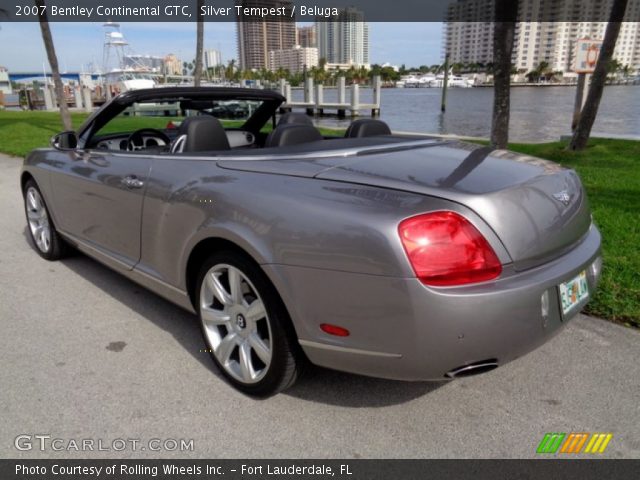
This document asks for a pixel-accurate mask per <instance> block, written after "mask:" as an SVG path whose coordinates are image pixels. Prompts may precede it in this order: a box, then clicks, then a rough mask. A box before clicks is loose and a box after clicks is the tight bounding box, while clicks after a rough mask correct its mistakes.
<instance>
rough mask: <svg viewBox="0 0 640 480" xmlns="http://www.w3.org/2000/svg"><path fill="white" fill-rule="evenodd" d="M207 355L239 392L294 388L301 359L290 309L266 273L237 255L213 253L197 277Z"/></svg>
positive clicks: (269, 392) (263, 393)
mask: <svg viewBox="0 0 640 480" xmlns="http://www.w3.org/2000/svg"><path fill="white" fill-rule="evenodd" d="M197 285H198V287H197V288H198V290H197V292H198V303H197V305H198V313H199V315H200V322H201V326H202V332H203V335H204V339H205V342H206V344H207V347H208V351H209V352H210V354H211V357H212V358H213V361H214V362H215V363H216V365H217V366H218V368H219V369H220V370H221V371H222V373H223V374H224V375H225V376H226V377H227V379H228V380H229V381H230V382H231V383H232V384H233V385H234V386H235V387H236V388H238V389H239V390H240V391H242V392H244V393H247V394H249V395H256V396H268V395H272V394H275V393H277V392H279V391H282V390H284V389H286V388H288V387H289V386H291V385H292V384H293V383H294V382H295V380H296V378H297V377H298V375H299V371H300V366H301V363H302V360H303V359H302V355H301V353H300V351H299V350H300V347H299V346H298V345H297V340H296V338H295V335H294V334H293V329H292V327H291V323H290V320H289V317H288V315H287V312H286V309H285V308H284V305H283V304H282V301H281V300H280V297H279V296H278V293H277V292H276V290H275V288H274V287H273V285H272V284H271V283H270V282H269V279H268V278H267V277H266V275H265V274H264V272H262V270H261V269H260V267H259V266H258V265H257V264H255V263H254V262H253V261H252V260H251V259H249V258H247V257H246V256H244V255H242V254H240V253H238V252H234V251H229V252H220V253H217V254H214V255H212V256H211V257H210V258H209V259H208V260H207V261H206V262H205V264H204V265H203V267H202V269H201V270H200V275H199V278H198V283H197Z"/></svg>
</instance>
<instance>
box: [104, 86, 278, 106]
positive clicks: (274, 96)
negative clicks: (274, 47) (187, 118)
mask: <svg viewBox="0 0 640 480" xmlns="http://www.w3.org/2000/svg"><path fill="white" fill-rule="evenodd" d="M180 98H190V99H194V100H195V99H198V100H201V99H207V100H262V101H265V102H274V103H275V102H278V105H280V104H281V103H283V102H284V101H285V100H286V99H285V98H284V97H283V96H282V95H280V94H279V93H277V92H274V91H271V90H259V89H256V88H234V87H191V86H185V87H182V86H179V87H159V88H145V89H141V90H129V91H128V92H124V93H122V94H120V95H118V96H117V97H115V98H114V99H113V101H114V102H115V103H118V104H121V105H131V104H132V103H135V102H148V101H152V100H158V101H160V100H162V101H166V100H174V99H180Z"/></svg>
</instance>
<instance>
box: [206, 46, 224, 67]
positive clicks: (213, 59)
mask: <svg viewBox="0 0 640 480" xmlns="http://www.w3.org/2000/svg"><path fill="white" fill-rule="evenodd" d="M202 65H203V66H204V68H206V69H209V68H214V67H217V66H218V65H222V53H220V50H216V49H215V48H210V49H207V50H205V51H204V52H202Z"/></svg>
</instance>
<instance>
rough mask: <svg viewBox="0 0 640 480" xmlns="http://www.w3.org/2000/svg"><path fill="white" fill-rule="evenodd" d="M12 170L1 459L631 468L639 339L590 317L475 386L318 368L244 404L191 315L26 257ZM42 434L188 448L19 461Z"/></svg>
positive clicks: (1, 298) (4, 176)
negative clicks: (543, 456)
mask: <svg viewBox="0 0 640 480" xmlns="http://www.w3.org/2000/svg"><path fill="white" fill-rule="evenodd" d="M20 163H21V162H20V160H19V159H12V158H8V157H6V156H0V205H1V207H0V208H1V212H2V214H1V215H0V249H1V252H2V253H1V255H0V322H1V333H2V335H1V337H2V340H3V341H2V349H1V351H0V365H1V368H0V410H1V411H2V412H3V420H2V422H1V423H0V457H2V458H38V457H53V458H66V457H71V458H86V457H92V458H94V457H95V458H114V457H121V458H129V457H136V458H138V457H139V458H153V457H185V458H186V457H194V458H196V457H202V458H205V457H208V458H210V457H218V458H225V457H229V458H246V457H249V458H267V457H270V458H276V457H277V458H280V457H282V458H298V457H304V458H326V457H341V458H378V457H391V458H405V457H412V458H423V457H447V458H449V457H492V458H495V457H498V458H502V457H535V456H536V453H535V451H536V448H537V446H538V444H539V443H540V441H541V440H542V437H543V436H544V434H545V433H546V432H610V433H613V440H612V441H611V443H610V444H609V446H608V448H607V450H606V452H605V453H604V454H603V456H605V457H615V458H620V457H633V458H638V457H640V423H639V422H638V418H639V417H640V401H639V400H640V380H639V379H640V361H639V360H640V332H638V331H635V330H632V329H628V328H624V327H621V326H618V325H614V324H611V323H608V322H605V321H602V320H598V319H593V318H589V317H586V316H580V317H579V318H578V319H576V320H574V321H573V322H572V323H571V324H570V325H569V326H568V327H567V328H566V329H565V330H564V331H563V332H562V333H561V334H560V335H558V336H556V337H555V338H554V339H553V340H552V341H551V342H549V343H547V344H546V345H544V346H543V347H542V348H540V349H538V350H537V351H535V352H533V353H532V354H530V355H528V356H526V357H524V358H521V359H519V360H517V361H515V362H513V363H511V364H509V365H506V366H504V367H501V368H498V369H497V370H494V371H492V372H490V373H488V374H485V375H481V376H477V377H471V378H467V379H461V380H457V381H455V382H450V383H403V382H393V381H386V380H377V379H370V378H365V377H359V376H354V375H348V374H343V373H338V372H333V371H329V370H324V369H320V368H314V369H312V370H311V371H310V372H308V373H307V375H306V376H305V377H304V378H303V379H302V380H301V381H299V382H298V384H297V385H296V386H295V387H294V388H292V389H291V390H289V391H287V392H285V393H283V394H280V395H277V396H275V397H273V398H270V399H266V400H254V399H251V398H248V397H246V396H244V395H242V394H240V393H238V392H236V391H235V390H233V389H232V388H231V387H230V386H228V385H227V384H226V383H225V382H224V381H223V380H222V378H221V376H220V375H219V374H218V373H217V371H216V370H215V368H214V366H213V364H212V362H211V360H210V359H209V357H208V354H207V353H203V352H202V351H201V350H202V349H203V348H204V347H203V343H202V340H201V337H200V330H199V327H198V323H197V319H196V318H195V317H194V316H193V315H190V314H188V313H186V312H184V311H183V310H181V309H179V308H178V307H175V306H173V305H172V304H170V303H168V302H166V301H164V300H162V299H161V298H159V297H157V296H155V295H154V294H152V293H149V292H147V291H146V290H144V289H143V288H141V287H138V286H137V285H136V284H134V283H132V282H130V281H128V280H125V279H124V278H122V277H120V276H119V275H117V274H116V273H113V272H112V271H110V270H109V269H107V268H106V267H104V266H102V265H101V264H99V263H97V262H95V261H93V260H91V259H89V258H87V257H85V256H82V255H76V256H73V257H71V258H69V259H66V260H64V261H61V262H55V263H49V262H46V261H44V260H42V259H41V258H40V257H39V256H38V255H37V254H36V253H35V252H34V251H33V250H32V248H31V246H30V245H29V242H28V239H27V232H26V223H25V220H24V214H23V210H22V208H23V207H22V199H21V196H20V191H19V186H18V177H19V169H20ZM38 434H45V435H50V436H51V437H52V438H59V439H61V440H63V442H59V443H58V446H62V447H65V446H68V441H69V440H73V439H78V440H80V439H92V440H95V441H98V440H99V439H100V440H102V441H103V445H104V446H113V440H115V439H140V441H141V443H140V445H139V446H140V447H142V448H144V447H145V446H146V447H148V440H150V439H161V440H167V439H178V440H179V439H187V440H189V439H192V440H193V444H192V445H193V449H192V450H189V451H180V450H179V449H174V450H171V451H167V450H160V451H155V450H151V449H149V448H145V449H144V450H142V449H137V450H135V451H134V450H133V449H132V448H129V447H130V445H129V446H128V447H127V448H125V449H124V450H123V451H121V452H120V451H113V450H107V451H96V450H93V451H80V452H78V451H75V450H74V449H68V448H63V449H62V450H60V451H53V450H51V449H50V448H45V450H44V451H41V450H40V449H39V444H38V445H36V443H35V442H34V443H33V445H34V446H33V448H32V449H30V450H25V451H21V450H18V449H16V447H15V445H14V441H15V438H16V437H18V436H19V435H31V436H33V435H38ZM23 445H24V444H23ZM172 445H173V444H169V445H168V446H169V447H171V446H172Z"/></svg>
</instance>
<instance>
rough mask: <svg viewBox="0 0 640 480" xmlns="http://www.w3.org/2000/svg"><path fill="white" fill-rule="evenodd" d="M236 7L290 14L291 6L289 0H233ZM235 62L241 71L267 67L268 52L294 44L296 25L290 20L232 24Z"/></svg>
mask: <svg viewBox="0 0 640 480" xmlns="http://www.w3.org/2000/svg"><path fill="white" fill-rule="evenodd" d="M236 4H237V5H242V6H244V7H257V8H281V7H285V8H286V9H287V10H288V11H290V10H291V9H292V7H293V3H292V2H291V1H289V0H236ZM236 25H237V40H238V59H239V64H240V68H242V69H243V70H254V69H256V70H259V69H262V68H267V65H268V62H269V52H270V51H272V50H286V49H290V48H293V47H294V45H295V44H296V24H295V19H294V18H287V19H283V18H282V17H277V19H276V18H274V19H271V20H270V19H269V18H268V17H267V18H256V19H255V20H248V19H246V18H245V19H244V21H240V19H238V20H237V22H236Z"/></svg>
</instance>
